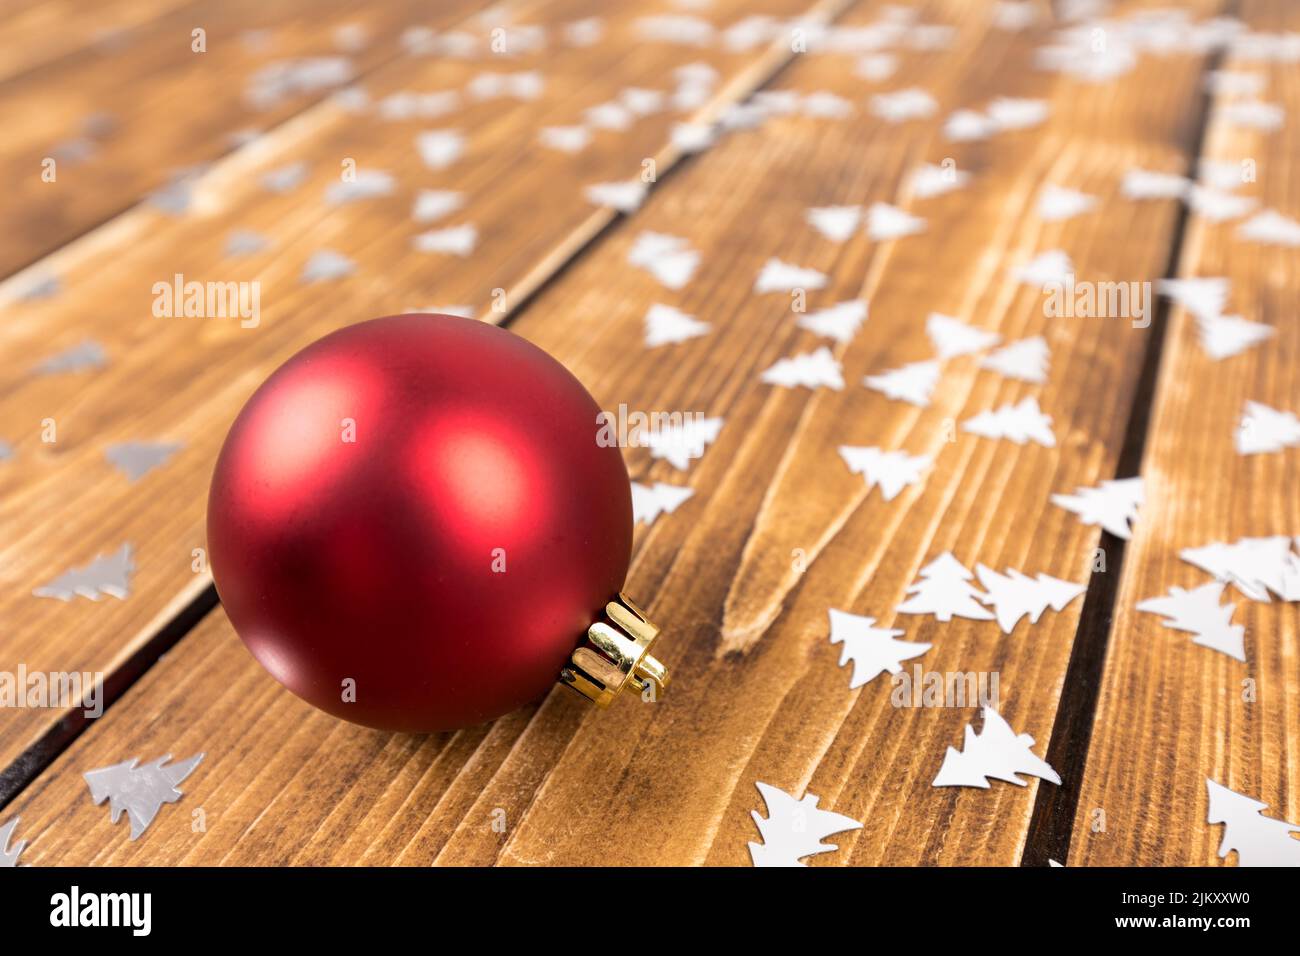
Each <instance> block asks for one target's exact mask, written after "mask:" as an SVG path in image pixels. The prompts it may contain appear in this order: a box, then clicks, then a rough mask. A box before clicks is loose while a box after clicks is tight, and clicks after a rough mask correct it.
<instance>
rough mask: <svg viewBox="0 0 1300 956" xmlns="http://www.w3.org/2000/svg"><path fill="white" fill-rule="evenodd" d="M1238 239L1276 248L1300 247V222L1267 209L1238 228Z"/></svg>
mask: <svg viewBox="0 0 1300 956" xmlns="http://www.w3.org/2000/svg"><path fill="white" fill-rule="evenodd" d="M1237 238H1239V239H1245V240H1247V241H1249V242H1262V243H1265V244H1268V245H1275V246H1300V222H1296V220H1294V219H1292V218H1290V217H1289V216H1284V215H1282V214H1281V213H1280V212H1278V211H1277V210H1275V209H1265V210H1264V211H1263V212H1260V213H1256V214H1255V215H1254V216H1251V217H1250V218H1249V219H1247V220H1246V221H1245V222H1243V223H1242V224H1241V225H1240V226H1238V227H1237Z"/></svg>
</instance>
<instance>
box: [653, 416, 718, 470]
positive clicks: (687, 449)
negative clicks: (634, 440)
mask: <svg viewBox="0 0 1300 956" xmlns="http://www.w3.org/2000/svg"><path fill="white" fill-rule="evenodd" d="M721 430H722V419H721V418H695V417H693V416H692V417H689V418H687V419H686V420H685V421H683V422H681V423H680V424H671V425H667V426H664V427H662V428H659V429H656V430H655V431H650V432H646V433H644V434H643V435H642V436H641V438H640V443H641V444H642V445H643V446H645V447H646V448H649V449H650V457H651V458H662V459H664V460H666V461H667V462H668V463H669V464H670V465H672V466H673V467H674V468H676V469H678V470H679V471H685V470H686V469H687V468H689V467H691V462H692V461H693V460H694V459H696V458H699V457H700V456H701V455H703V454H704V449H705V448H707V447H708V446H709V445H711V444H713V442H715V441H716V440H717V438H718V432H719V431H721Z"/></svg>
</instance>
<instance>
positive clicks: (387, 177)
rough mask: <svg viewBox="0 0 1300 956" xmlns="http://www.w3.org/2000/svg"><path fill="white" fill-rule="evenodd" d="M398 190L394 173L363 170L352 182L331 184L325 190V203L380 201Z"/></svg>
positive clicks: (341, 203)
mask: <svg viewBox="0 0 1300 956" xmlns="http://www.w3.org/2000/svg"><path fill="white" fill-rule="evenodd" d="M396 188H397V180H396V179H394V178H393V174H392V173H386V172H384V171H383V170H381V169H361V170H358V171H357V173H356V177H355V178H353V179H351V180H341V181H339V182H336V183H330V185H329V187H328V188H327V189H326V190H325V201H326V202H327V203H329V204H330V205H331V206H341V205H344V204H345V203H350V202H357V201H358V200H362V199H378V198H380V197H382V196H389V195H392V192H393V190H394V189H396Z"/></svg>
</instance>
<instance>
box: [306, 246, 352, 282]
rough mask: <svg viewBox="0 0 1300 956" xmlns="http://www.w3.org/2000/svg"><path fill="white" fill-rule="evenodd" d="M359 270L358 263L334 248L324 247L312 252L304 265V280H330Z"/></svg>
mask: <svg viewBox="0 0 1300 956" xmlns="http://www.w3.org/2000/svg"><path fill="white" fill-rule="evenodd" d="M356 271H357V264H356V263H355V262H353V261H352V260H351V259H349V258H348V257H347V256H345V255H343V253H341V252H335V251H333V250H332V249H322V250H320V251H319V252H315V253H312V257H311V258H310V259H308V260H307V262H306V264H305V265H304V266H303V267H302V281H303V282H328V281H330V280H331V279H345V278H347V277H348V276H350V275H352V273H354V272H356Z"/></svg>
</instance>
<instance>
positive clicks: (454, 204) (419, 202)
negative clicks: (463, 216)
mask: <svg viewBox="0 0 1300 956" xmlns="http://www.w3.org/2000/svg"><path fill="white" fill-rule="evenodd" d="M464 205H465V194H464V193H459V192H456V191H454V190H451V189H421V190H420V191H419V192H418V193H416V194H415V203H414V204H413V205H412V207H411V218H412V219H414V220H415V221H416V222H434V221H435V220H438V219H441V218H443V217H444V216H449V215H451V214H452V213H453V212H456V211H457V210H458V209H460V208H461V207H462V206H464Z"/></svg>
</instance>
